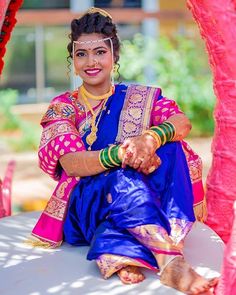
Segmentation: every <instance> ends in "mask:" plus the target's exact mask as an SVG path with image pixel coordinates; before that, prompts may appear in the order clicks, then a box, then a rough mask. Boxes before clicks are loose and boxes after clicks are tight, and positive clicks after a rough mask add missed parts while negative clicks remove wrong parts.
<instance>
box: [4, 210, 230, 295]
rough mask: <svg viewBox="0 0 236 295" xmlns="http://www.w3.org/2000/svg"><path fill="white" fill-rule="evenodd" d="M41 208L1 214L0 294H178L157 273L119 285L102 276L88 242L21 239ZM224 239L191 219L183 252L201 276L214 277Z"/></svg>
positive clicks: (147, 273)
mask: <svg viewBox="0 0 236 295" xmlns="http://www.w3.org/2000/svg"><path fill="white" fill-rule="evenodd" d="M39 215H40V212H30V213H23V214H19V215H15V216H12V217H6V218H2V219H0V294H1V295H75V294H76V295H80V294H81V295H84V294H86V295H87V294H89V295H104V294H109V295H123V294H126V295H136V294H139V295H154V294H155V295H156V294H160V295H161V294H165V295H174V294H183V293H181V292H178V291H176V290H174V289H172V288H169V287H166V286H163V285H162V284H161V283H160V281H159V279H158V276H157V275H156V274H155V273H154V272H151V271H147V270H145V271H144V273H145V275H146V280H144V281H143V282H142V283H139V284H134V285H123V284H122V283H121V282H120V281H119V279H118V278H117V276H113V277H111V278H110V279H108V280H104V279H102V277H101V275H100V272H99V270H98V268H97V266H96V263H95V262H94V261H92V262H91V261H87V260H86V254H87V251H88V247H72V246H70V245H68V244H66V243H64V244H63V245H62V246H61V247H60V248H57V249H53V250H52V249H41V248H33V247H31V246H28V245H26V244H24V240H26V239H27V238H28V237H29V236H30V232H31V230H32V228H33V226H34V224H35V222H36V220H37V218H38V217H39ZM223 251H224V243H223V242H222V240H221V239H220V238H219V237H218V236H217V235H216V234H215V233H214V232H213V231H212V230H211V229H210V228H209V227H207V226H206V225H204V224H202V223H199V222H198V223H196V224H195V225H194V228H193V229H192V231H191V232H190V233H189V235H188V237H187V238H186V243H185V251H184V252H185V257H186V259H187V261H189V262H190V263H191V265H192V266H193V267H194V269H195V270H196V271H197V272H198V273H200V274H201V275H204V276H205V277H208V278H210V277H213V276H216V275H217V276H218V275H219V274H220V271H221V264H222V261H223Z"/></svg>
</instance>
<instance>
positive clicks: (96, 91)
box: [83, 81, 111, 96]
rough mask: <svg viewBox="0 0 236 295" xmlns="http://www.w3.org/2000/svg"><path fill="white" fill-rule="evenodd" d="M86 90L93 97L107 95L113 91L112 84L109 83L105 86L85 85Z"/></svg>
mask: <svg viewBox="0 0 236 295" xmlns="http://www.w3.org/2000/svg"><path fill="white" fill-rule="evenodd" d="M83 85H84V88H85V89H86V90H87V91H88V92H89V93H91V94H92V95H96V96H99V95H103V94H106V93H107V92H108V91H109V90H110V89H111V82H110V81H109V83H106V84H104V85H95V86H93V85H91V84H87V83H83Z"/></svg>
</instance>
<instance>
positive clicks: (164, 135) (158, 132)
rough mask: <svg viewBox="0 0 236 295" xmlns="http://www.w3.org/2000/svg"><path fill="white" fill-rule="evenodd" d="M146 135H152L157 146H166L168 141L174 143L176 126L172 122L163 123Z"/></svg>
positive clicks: (152, 128) (147, 131)
mask: <svg viewBox="0 0 236 295" xmlns="http://www.w3.org/2000/svg"><path fill="white" fill-rule="evenodd" d="M144 133H147V134H150V135H151V136H152V137H153V138H154V139H155V141H156V143H157V146H158V147H159V146H161V145H164V144H165V143H166V142H167V141H172V140H173V139H174V137H175V133H176V132H175V126H174V125H173V124H172V123H171V122H168V121H166V122H163V123H162V124H160V125H158V126H152V127H151V128H150V129H149V130H146V131H145V132H144Z"/></svg>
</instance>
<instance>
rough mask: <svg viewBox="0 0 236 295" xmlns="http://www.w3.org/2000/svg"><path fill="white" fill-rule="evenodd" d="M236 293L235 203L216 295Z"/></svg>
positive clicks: (232, 294)
mask: <svg viewBox="0 0 236 295" xmlns="http://www.w3.org/2000/svg"><path fill="white" fill-rule="evenodd" d="M235 293H236V202H234V222H233V227H232V232H231V235H230V238H229V241H228V243H227V245H226V248H225V252H224V262H223V268H222V272H221V279H220V281H219V284H218V286H217V288H216V293H215V294H216V295H234V294H235Z"/></svg>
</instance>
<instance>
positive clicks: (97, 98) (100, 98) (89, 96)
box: [80, 85, 114, 100]
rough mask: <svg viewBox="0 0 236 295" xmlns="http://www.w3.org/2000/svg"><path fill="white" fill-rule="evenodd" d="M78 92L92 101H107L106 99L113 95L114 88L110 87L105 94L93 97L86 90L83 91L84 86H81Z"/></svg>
mask: <svg viewBox="0 0 236 295" xmlns="http://www.w3.org/2000/svg"><path fill="white" fill-rule="evenodd" d="M80 92H81V94H82V95H83V96H85V97H86V98H90V99H93V100H102V99H107V98H108V97H110V96H111V95H112V94H113V93H114V88H113V87H112V86H111V87H110V89H109V91H108V92H107V93H105V94H102V95H93V94H91V93H90V92H88V90H86V89H85V87H84V85H81V86H80Z"/></svg>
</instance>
